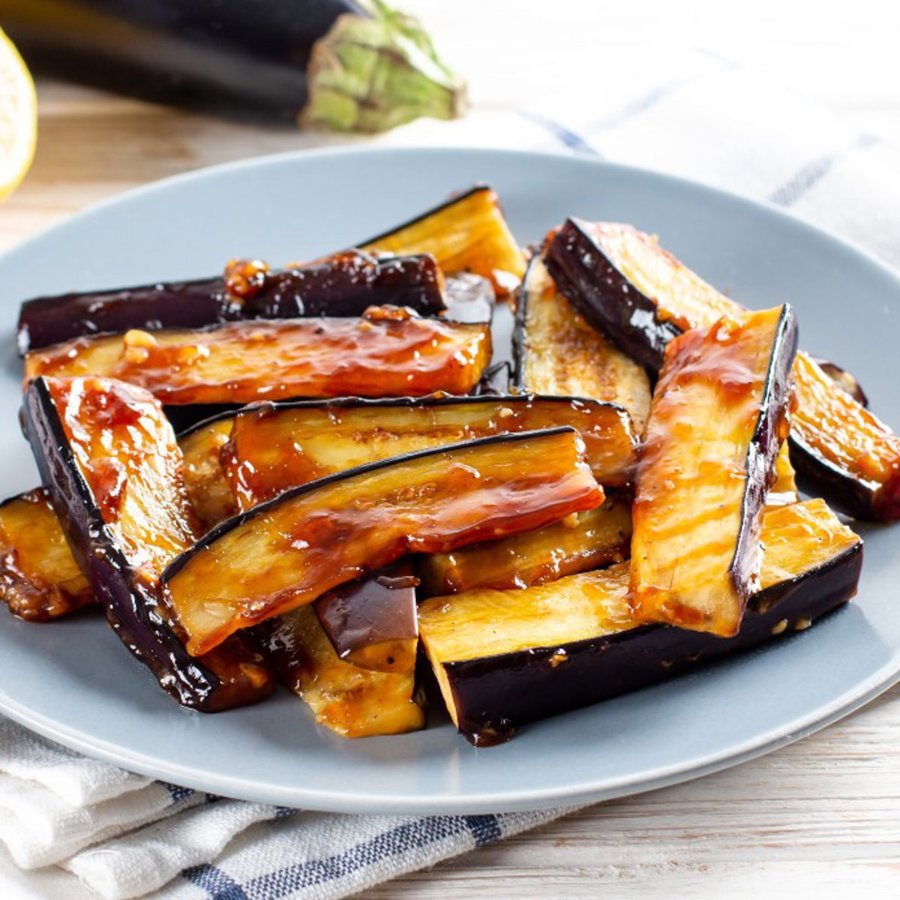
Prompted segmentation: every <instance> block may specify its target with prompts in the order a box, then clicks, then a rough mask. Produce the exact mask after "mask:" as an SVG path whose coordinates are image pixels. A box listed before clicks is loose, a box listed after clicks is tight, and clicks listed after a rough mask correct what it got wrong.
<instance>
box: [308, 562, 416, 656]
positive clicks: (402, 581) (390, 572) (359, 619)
mask: <svg viewBox="0 0 900 900" xmlns="http://www.w3.org/2000/svg"><path fill="white" fill-rule="evenodd" d="M418 584H419V579H418V578H417V577H416V576H415V574H414V573H413V568H412V565H411V563H410V562H409V561H406V560H403V561H401V562H399V563H397V564H396V565H394V566H391V567H390V568H389V569H385V570H384V571H382V572H373V573H372V574H371V575H368V576H366V577H365V578H361V579H360V580H359V581H351V582H350V583H349V584H342V585H341V586H340V587H338V588H335V589H334V590H333V591H329V592H328V593H327V594H325V595H324V596H322V597H319V599H318V600H316V602H315V603H314V604H313V605H314V608H315V611H316V615H317V616H318V617H319V622H320V624H321V625H322V628H323V629H324V631H325V634H326V635H327V636H328V639H329V640H330V641H331V644H332V646H333V647H334V649H335V652H336V653H337V655H338V656H339V657H340V658H341V659H343V660H346V661H347V662H350V663H353V664H354V665H356V666H360V667H361V668H363V669H374V670H376V671H379V672H415V668H416V653H417V649H418V645H419V630H418V623H417V620H416V588H417V586H418Z"/></svg>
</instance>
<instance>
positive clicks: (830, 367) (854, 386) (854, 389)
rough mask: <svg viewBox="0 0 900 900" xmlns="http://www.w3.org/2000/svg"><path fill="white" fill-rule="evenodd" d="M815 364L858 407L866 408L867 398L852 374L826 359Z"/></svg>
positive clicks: (867, 404)
mask: <svg viewBox="0 0 900 900" xmlns="http://www.w3.org/2000/svg"><path fill="white" fill-rule="evenodd" d="M815 363H816V365H817V366H818V367H819V368H820V369H821V370H822V371H823V372H824V373H825V374H826V375H827V376H828V377H829V378H830V379H831V380H832V381H833V382H834V383H835V384H836V385H837V386H838V387H839V388H840V389H841V390H843V391H846V392H847V393H848V394H849V395H850V396H851V397H852V398H853V399H854V400H855V401H856V402H857V403H858V404H859V405H860V406H865V407H867V408H868V406H869V398H868V396H866V392H865V391H864V390H863V386H862V385H861V384H860V383H859V379H858V378H857V377H856V376H855V375H854V374H853V373H852V372H848V371H847V370H846V369H843V368H841V367H840V366H839V365H838V364H837V363H833V362H829V361H828V360H827V359H817V360H815Z"/></svg>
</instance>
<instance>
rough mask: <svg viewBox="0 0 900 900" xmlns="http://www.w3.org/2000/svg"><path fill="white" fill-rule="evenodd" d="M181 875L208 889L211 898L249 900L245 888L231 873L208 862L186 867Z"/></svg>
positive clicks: (202, 889)
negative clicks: (228, 873) (226, 872)
mask: <svg viewBox="0 0 900 900" xmlns="http://www.w3.org/2000/svg"><path fill="white" fill-rule="evenodd" d="M181 877H182V878H184V879H185V880H186V881H189V882H190V883H191V884H193V885H195V886H196V887H198V888H200V890H201V891H206V893H207V894H208V895H209V900H247V895H246V894H245V893H244V891H243V888H241V886H240V885H239V884H238V883H237V882H236V881H235V880H234V879H233V878H232V877H231V876H230V875H226V874H225V872H223V871H222V870H221V869H217V868H216V867H215V866H211V865H209V864H208V863H204V864H203V865H202V866H191V868H190V869H185V870H184V871H183V872H182V873H181Z"/></svg>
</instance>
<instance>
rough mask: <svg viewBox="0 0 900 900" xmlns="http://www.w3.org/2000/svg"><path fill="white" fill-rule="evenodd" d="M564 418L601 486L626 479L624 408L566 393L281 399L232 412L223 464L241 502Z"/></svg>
mask: <svg viewBox="0 0 900 900" xmlns="http://www.w3.org/2000/svg"><path fill="white" fill-rule="evenodd" d="M561 425H569V426H571V427H573V428H576V429H577V430H578V431H579V433H580V434H581V437H582V439H583V440H584V444H585V453H586V460H587V463H588V465H589V466H590V467H591V471H592V472H593V473H594V477H595V478H596V479H597V480H598V481H599V482H600V483H601V484H603V485H604V486H609V487H620V486H622V485H624V484H627V483H629V482H631V480H632V478H633V474H634V467H635V465H636V462H637V452H636V448H635V440H634V437H633V435H632V432H631V423H630V422H629V419H628V415H627V414H626V413H625V412H624V411H623V410H622V409H621V408H620V407H617V406H614V405H612V404H608V403H598V402H595V401H590V400H573V399H570V398H567V397H531V396H525V395H518V396H512V397H479V398H474V397H470V398H461V397H444V398H434V397H428V398H424V399H422V400H409V399H407V400H396V401H383V402H382V401H369V402H366V401H357V400H348V401H335V402H333V403H285V404H278V405H274V406H272V405H264V406H258V407H254V408H250V409H247V410H242V411H240V412H238V413H237V414H236V415H235V417H234V425H233V427H232V432H231V440H230V441H229V443H228V445H227V447H226V448H225V450H224V451H223V453H222V462H223V465H224V467H225V472H226V475H227V477H228V480H229V482H230V484H231V487H232V489H233V491H234V493H235V496H236V497H237V498H238V502H239V503H240V505H241V508H242V509H249V508H250V507H251V506H255V505H256V504H257V503H260V502H262V501H263V500H268V499H270V498H271V497H275V496H277V495H278V494H280V493H282V492H283V491H285V490H287V489H288V488H292V487H297V486H299V485H301V484H305V483H306V482H308V481H313V480H314V479H316V478H323V477H324V476H326V475H331V474H333V473H335V472H342V471H344V470H346V469H350V468H353V467H354V466H361V465H366V464H367V463H372V462H377V461H378V460H381V459H387V458H388V457H389V456H401V455H403V454H405V453H413V452H415V451H417V450H426V449H429V448H434V447H441V446H445V445H447V444H454V443H457V442H458V441H466V440H472V439H474V438H482V437H489V436H491V435H501V434H515V433H517V432H521V431H535V430H539V429H542V428H553V427H557V426H561Z"/></svg>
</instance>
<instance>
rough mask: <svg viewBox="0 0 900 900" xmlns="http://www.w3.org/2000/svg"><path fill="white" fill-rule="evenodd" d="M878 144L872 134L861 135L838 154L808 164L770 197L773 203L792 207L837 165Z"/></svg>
mask: <svg viewBox="0 0 900 900" xmlns="http://www.w3.org/2000/svg"><path fill="white" fill-rule="evenodd" d="M877 143H878V138H877V137H875V136H874V135H871V134H861V135H860V136H859V137H858V138H857V139H856V140H855V141H854V142H853V144H852V145H851V146H850V147H848V148H847V149H845V150H842V151H840V152H838V153H828V154H826V155H825V156H820V157H819V158H818V159H814V160H813V161H812V162H809V163H807V164H806V165H805V166H803V168H802V169H800V171H799V172H797V173H795V174H794V175H792V176H791V177H790V178H788V180H787V181H785V182H784V184H782V185H781V187H779V188H778V189H777V190H774V191H773V192H772V193H771V194H770V195H769V200H771V201H772V203H777V204H778V205H779V206H792V205H793V204H794V203H796V202H797V201H798V200H799V199H800V198H801V197H802V196H803V195H804V194H806V193H807V192H808V191H810V190H811V189H812V188H814V187H815V186H816V185H817V184H818V183H819V182H820V181H821V180H822V179H823V178H824V177H825V176H826V175H827V174H828V173H829V172H830V171H831V170H832V169H833V168H834V165H835V163H837V162H839V161H840V160H842V159H844V157H846V156H849V155H851V154H852V153H853V152H854V151H855V150H862V149H864V148H866V147H871V146H872V145H873V144H877Z"/></svg>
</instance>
